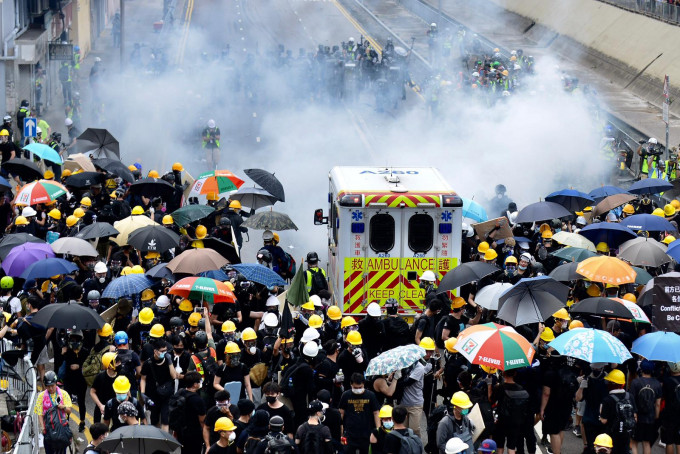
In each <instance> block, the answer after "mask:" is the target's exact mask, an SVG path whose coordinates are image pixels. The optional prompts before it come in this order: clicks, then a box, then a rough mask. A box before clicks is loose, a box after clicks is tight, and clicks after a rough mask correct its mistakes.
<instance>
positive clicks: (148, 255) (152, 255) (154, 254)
mask: <svg viewBox="0 0 680 454" xmlns="http://www.w3.org/2000/svg"><path fill="white" fill-rule="evenodd" d="M160 257H161V254H160V252H154V251H149V252H147V253H146V255H144V258H145V259H158V258H160Z"/></svg>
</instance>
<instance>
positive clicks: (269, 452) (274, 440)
mask: <svg viewBox="0 0 680 454" xmlns="http://www.w3.org/2000/svg"><path fill="white" fill-rule="evenodd" d="M265 441H266V442H267V447H266V448H265V450H264V453H265V454H292V453H293V447H292V446H291V444H290V440H289V439H288V437H287V436H285V435H283V434H279V435H276V436H269V435H268V436H267V437H266V438H265Z"/></svg>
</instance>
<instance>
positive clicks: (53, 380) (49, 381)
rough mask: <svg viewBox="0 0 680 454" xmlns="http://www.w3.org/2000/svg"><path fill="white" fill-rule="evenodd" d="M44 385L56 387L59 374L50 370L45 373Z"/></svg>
mask: <svg viewBox="0 0 680 454" xmlns="http://www.w3.org/2000/svg"><path fill="white" fill-rule="evenodd" d="M43 383H44V384H45V386H50V385H56V384H57V374H55V373H54V371H51V370H48V371H47V372H45V378H43Z"/></svg>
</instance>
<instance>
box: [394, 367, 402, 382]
mask: <svg viewBox="0 0 680 454" xmlns="http://www.w3.org/2000/svg"><path fill="white" fill-rule="evenodd" d="M400 378H401V369H399V370H398V371H396V372H395V373H394V379H395V380H399V379H400Z"/></svg>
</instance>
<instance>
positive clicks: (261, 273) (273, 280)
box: [232, 263, 286, 287]
mask: <svg viewBox="0 0 680 454" xmlns="http://www.w3.org/2000/svg"><path fill="white" fill-rule="evenodd" d="M232 268H234V269H235V270H236V271H238V272H239V273H241V274H242V275H243V277H245V278H246V279H248V280H249V281H253V282H257V283H258V284H262V285H264V286H266V287H269V286H271V285H278V286H279V287H282V286H284V285H286V281H284V280H283V278H282V277H281V276H279V275H278V274H276V273H275V272H274V271H272V270H271V269H269V268H267V267H266V266H262V265H260V264H259V263H240V264H237V265H233V266H232Z"/></svg>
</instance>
